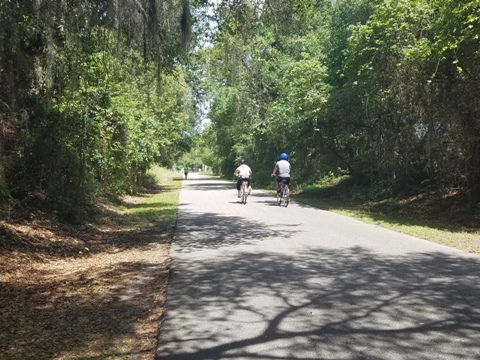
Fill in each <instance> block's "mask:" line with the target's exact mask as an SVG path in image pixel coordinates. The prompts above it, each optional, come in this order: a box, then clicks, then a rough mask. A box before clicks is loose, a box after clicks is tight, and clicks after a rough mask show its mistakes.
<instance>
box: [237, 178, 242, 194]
mask: <svg viewBox="0 0 480 360" xmlns="http://www.w3.org/2000/svg"><path fill="white" fill-rule="evenodd" d="M241 185H242V179H240V178H239V179H238V180H237V197H238V198H240V186H241Z"/></svg>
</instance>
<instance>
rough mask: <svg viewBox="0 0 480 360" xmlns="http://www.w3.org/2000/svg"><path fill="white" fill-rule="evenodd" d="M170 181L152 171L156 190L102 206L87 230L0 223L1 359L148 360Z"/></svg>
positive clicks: (176, 184)
mask: <svg viewBox="0 0 480 360" xmlns="http://www.w3.org/2000/svg"><path fill="white" fill-rule="evenodd" d="M173 175H174V174H172V173H171V172H169V171H166V170H162V169H154V170H153V171H152V176H155V177H156V178H157V179H160V181H162V183H161V184H160V185H154V186H151V187H150V188H148V189H145V190H144V191H143V192H142V193H141V194H137V195H135V196H128V197H125V198H123V199H122V200H121V201H119V202H117V203H114V204H103V206H102V208H101V211H100V215H101V216H100V217H99V221H97V222H95V223H93V224H89V225H87V226H72V225H65V224H59V223H57V222H55V221H54V219H50V218H43V219H42V218H41V217H40V216H39V217H36V218H35V220H33V221H31V222H21V223H7V222H1V223H0V237H1V238H2V239H4V240H5V241H3V242H2V243H1V244H0V245H1V246H0V285H1V286H0V288H1V290H2V291H0V305H1V306H0V316H1V318H2V322H0V334H1V336H0V353H1V354H2V355H3V357H2V358H5V359H7V358H8V359H11V360H17V359H18V360H20V359H21V360H23V359H36V360H44V359H45V360H47V359H58V360H63V359H65V360H66V359H132V358H135V359H137V360H147V359H152V358H153V353H154V351H155V339H156V336H157V332H158V324H159V319H160V317H161V314H162V312H163V304H164V301H165V291H166V286H167V281H168V249H169V247H170V243H171V239H172V234H173V229H174V225H175V221H176V212H177V206H178V193H179V189H180V186H181V181H178V179H174V178H173ZM87 248H88V251H85V249H87ZM139 274H141V276H139Z"/></svg>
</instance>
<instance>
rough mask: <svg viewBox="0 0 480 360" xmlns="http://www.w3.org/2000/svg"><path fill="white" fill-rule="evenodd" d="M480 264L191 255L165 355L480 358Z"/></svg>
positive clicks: (343, 256)
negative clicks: (202, 256)
mask: <svg viewBox="0 0 480 360" xmlns="http://www.w3.org/2000/svg"><path fill="white" fill-rule="evenodd" d="M269 236H272V234H271V233H270V234H267V235H266V236H265V238H264V239H263V240H267V239H268V237H269ZM178 240H179V241H183V239H178ZM186 241H187V242H188V241H189V240H188V239H187V240H186ZM184 245H187V246H194V244H190V243H188V244H184ZM203 245H204V246H208V245H207V244H203ZM479 269H480V261H479V259H478V258H476V257H457V256H453V255H448V254H445V253H440V252H436V253H417V254H414V253H412V254H410V255H407V256H402V257H387V256H382V255H379V254H377V253H372V252H371V251H369V250H367V249H365V248H362V247H355V248H348V249H338V250H331V249H321V248H305V249H302V250H301V251H298V252H297V253H296V255H295V256H294V257H291V256H287V255H282V254H279V253H271V252H260V253H253V252H242V251H240V252H235V253H234V254H231V255H230V254H228V253H225V256H224V257H209V258H208V259H205V260H202V259H201V258H199V257H197V256H193V257H185V256H182V257H181V258H177V259H176V260H175V262H174V266H173V272H172V274H171V282H172V283H173V284H174V287H173V288H171V289H170V291H169V296H168V300H167V308H168V309H170V311H168V310H167V313H166V317H165V319H164V321H163V323H162V326H161V328H160V337H159V347H158V352H157V356H156V359H158V360H160V359H165V360H174V359H175V360H180V359H198V360H201V359H279V360H280V359H282V360H283V359H292V360H294V359H378V360H380V359H419V360H422V359H478V358H479V356H480V308H479V298H480V282H479V281H478V279H479V275H480V271H479ZM267 300H268V302H265V301H267ZM266 304H268V305H267V306H265V305H266ZM199 319H201V320H199Z"/></svg>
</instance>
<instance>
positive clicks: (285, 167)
mask: <svg viewBox="0 0 480 360" xmlns="http://www.w3.org/2000/svg"><path fill="white" fill-rule="evenodd" d="M290 170H291V166H290V163H289V162H288V155H287V154H286V153H281V154H280V161H277V162H276V164H275V167H274V168H273V172H272V176H274V177H275V184H276V185H277V192H279V191H280V186H278V183H279V182H281V181H283V180H284V181H285V183H286V184H287V185H289V186H290Z"/></svg>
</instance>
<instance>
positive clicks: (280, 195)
mask: <svg viewBox="0 0 480 360" xmlns="http://www.w3.org/2000/svg"><path fill="white" fill-rule="evenodd" d="M279 185H280V192H278V191H277V203H278V206H282V202H283V205H284V206H285V207H287V206H288V203H289V202H290V189H289V188H288V185H287V183H286V180H282V181H281V182H280V184H279Z"/></svg>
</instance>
